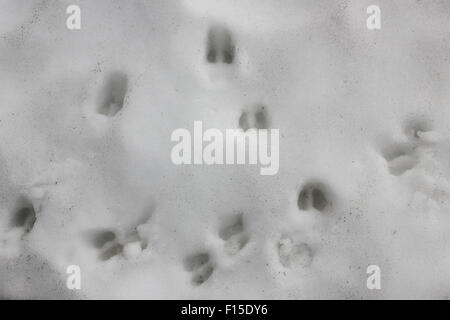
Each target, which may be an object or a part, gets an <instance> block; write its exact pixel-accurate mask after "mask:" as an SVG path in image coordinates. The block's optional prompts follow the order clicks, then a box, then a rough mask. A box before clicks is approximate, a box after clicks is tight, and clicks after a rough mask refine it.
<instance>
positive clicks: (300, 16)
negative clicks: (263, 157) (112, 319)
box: [0, 0, 450, 299]
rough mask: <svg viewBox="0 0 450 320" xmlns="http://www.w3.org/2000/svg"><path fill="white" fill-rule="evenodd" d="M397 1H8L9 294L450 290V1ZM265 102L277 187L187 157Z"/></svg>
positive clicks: (2, 41)
mask: <svg viewBox="0 0 450 320" xmlns="http://www.w3.org/2000/svg"><path fill="white" fill-rule="evenodd" d="M376 2H377V4H378V5H379V6H380V8H381V14H382V28H381V30H374V31H371V30H368V29H367V28H366V18H367V14H366V8H367V6H369V5H371V4H373V1H365V0H364V1H357V0H354V1H346V0H339V1H317V0H315V1H312V0H306V1H290V0H289V1H283V4H282V5H281V4H280V1H276V0H263V1H262V0H258V1H257V0H239V1H237V0H230V1H225V0H213V1H210V0H201V1H197V0H183V1H175V0H171V1H167V0H151V1H125V0H122V1H121V0H95V1H93V0H91V1H89V0H79V1H76V3H77V4H78V5H79V6H80V7H81V14H82V28H81V30H78V31H71V30H68V29H67V28H66V18H67V14H66V7H67V6H68V5H70V4H72V2H71V1H66V0H61V1H52V0H33V1H30V0H0V79H1V85H0V96H1V99H0V137H1V139H0V182H1V183H0V297H9V298H82V299H89V298H139V299H145V298H158V299H160V298H171V299H176V298H208V299H211V298H212V299H215V298H233V299H243V298H253V299H259V298H268V299H281V298H288V299H292V298H295V299H301V298H322V299H323V298H352V299H360V298H365V299H379V298H438V299H446V298H448V295H449V294H450V108H449V106H450V93H449V92H450V90H449V88H450V87H449V84H450V82H449V81H450V64H449V52H450V28H449V17H450V3H449V2H448V1H439V0H433V1H413V0H408V1H407V0H403V1H391V0H378V1H376ZM215 25H219V26H223V27H224V28H226V29H227V30H229V32H230V34H231V37H232V41H233V42H234V43H235V46H236V51H235V59H234V61H233V63H232V64H225V63H208V62H207V60H206V54H207V34H208V30H209V28H210V27H211V26H215ZM115 72H119V73H120V74H123V75H125V77H126V79H127V80H126V81H124V82H121V80H120V81H119V84H110V85H111V86H119V87H121V86H123V87H121V88H122V89H123V90H125V91H126V95H125V99H124V105H123V108H122V109H120V110H117V103H118V102H117V101H113V102H112V103H114V104H115V108H116V109H114V110H112V111H111V113H109V114H105V113H102V112H99V108H100V106H99V104H101V103H102V102H101V101H102V99H103V100H104V99H105V95H107V90H108V89H107V88H108V81H110V82H111V81H112V82H114V76H111V75H114V73H115ZM110 77H113V78H110ZM108 79H113V80H108ZM112 82H111V83H112ZM125 83H126V84H125ZM105 88H106V89H105ZM122 89H118V92H120V91H121V90H122ZM106 98H107V96H106ZM112 99H113V100H114V99H116V100H117V99H119V100H120V97H113V98H112ZM260 104H263V105H264V106H265V107H266V111H267V116H268V120H269V123H270V127H271V128H276V129H279V130H280V167H279V172H278V174H277V175H274V176H261V175H260V174H259V170H258V168H257V167H255V166H235V165H234V166H226V165H222V166H220V165H215V166H206V165H203V166H195V165H185V166H176V165H174V164H173V163H172V162H171V161H170V151H171V148H172V147H173V143H172V142H171V141H170V136H171V133H172V132H173V131H174V130H175V129H177V128H189V129H192V128H193V123H194V121H196V120H199V121H202V122H203V125H204V126H206V127H209V128H217V129H220V130H226V129H235V128H238V127H239V119H240V117H241V115H242V112H243V111H246V112H251V110H254V107H255V106H257V105H260ZM117 111H118V112H117ZM116 112H117V113H116ZM303 187H306V189H304V190H306V191H305V192H304V193H303V195H302V196H303V197H304V198H302V199H303V200H301V201H300V200H299V195H300V194H301V192H302V190H303ZM23 199H26V201H25V200H23ZM24 201H25V202H24ZM28 203H31V208H28V209H29V211H28V216H26V217H25V218H26V219H25V220H24V221H27V222H24V223H22V224H20V223H19V226H13V225H12V224H11V221H12V219H18V217H17V216H15V215H17V214H18V211H20V209H21V208H23V207H24V206H25V204H27V205H28ZM33 211H34V214H35V218H36V219H35V222H34V224H33V223H31V221H33V217H34V215H33ZM18 220H20V219H18ZM27 226H28V227H30V230H29V232H26V228H27ZM72 264H75V265H78V266H80V268H81V275H82V278H81V287H82V288H81V290H79V291H77V290H74V291H71V290H69V289H67V288H66V278H67V276H68V275H67V274H66V268H67V266H69V265H72ZM369 265H378V266H379V267H380V269H381V286H382V288H381V290H368V289H367V287H366V279H367V277H368V275H367V274H366V268H367V266H369Z"/></svg>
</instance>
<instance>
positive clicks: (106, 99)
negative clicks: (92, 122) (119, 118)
mask: <svg viewBox="0 0 450 320" xmlns="http://www.w3.org/2000/svg"><path fill="white" fill-rule="evenodd" d="M127 90H128V77H127V75H126V74H125V73H123V72H121V71H115V72H113V73H111V74H110V75H109V76H108V77H107V78H106V81H105V84H104V87H103V90H102V93H101V96H100V104H99V107H98V112H99V113H100V114H103V115H105V116H107V117H114V116H115V115H116V114H117V113H118V112H119V111H120V110H121V109H122V108H123V105H124V102H125V96H126V94H127Z"/></svg>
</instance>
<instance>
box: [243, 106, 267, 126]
mask: <svg viewBox="0 0 450 320" xmlns="http://www.w3.org/2000/svg"><path fill="white" fill-rule="evenodd" d="M239 128H241V129H242V130H244V131H247V130H248V129H251V128H254V129H268V128H269V115H268V113H267V108H266V106H264V105H262V104H259V105H256V106H255V107H254V109H253V110H252V111H245V110H244V111H243V112H242V114H241V116H240V118H239Z"/></svg>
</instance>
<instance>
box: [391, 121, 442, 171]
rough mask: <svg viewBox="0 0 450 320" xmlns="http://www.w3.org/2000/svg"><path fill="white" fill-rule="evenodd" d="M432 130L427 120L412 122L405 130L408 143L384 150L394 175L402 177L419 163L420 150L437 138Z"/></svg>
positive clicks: (408, 123) (409, 122)
mask: <svg viewBox="0 0 450 320" xmlns="http://www.w3.org/2000/svg"><path fill="white" fill-rule="evenodd" d="M431 129H432V128H431V125H430V124H429V122H427V121H425V120H422V119H419V120H417V119H416V120H410V121H408V122H407V124H406V126H405V130H404V131H405V135H406V136H407V138H408V141H407V142H405V143H399V144H394V145H392V146H390V147H387V148H385V149H384V151H383V153H382V154H383V157H384V158H385V160H386V161H387V163H388V167H389V172H390V173H391V174H392V175H395V176H400V175H402V174H404V173H405V172H406V171H408V170H411V169H413V168H414V167H415V166H416V165H417V164H418V163H419V161H420V159H419V154H420V152H419V151H420V149H421V148H422V147H423V146H425V145H426V144H427V143H430V142H433V139H434V138H435V137H434V135H433V133H432V131H430V130H431Z"/></svg>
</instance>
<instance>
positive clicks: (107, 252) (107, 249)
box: [86, 230, 123, 261]
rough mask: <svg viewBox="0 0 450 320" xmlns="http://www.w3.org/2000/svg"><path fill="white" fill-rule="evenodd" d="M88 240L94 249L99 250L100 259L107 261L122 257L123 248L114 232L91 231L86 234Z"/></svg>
mask: <svg viewBox="0 0 450 320" xmlns="http://www.w3.org/2000/svg"><path fill="white" fill-rule="evenodd" d="M86 240H87V241H88V242H89V243H90V244H91V246H92V247H94V248H95V249H97V250H99V252H100V253H99V255H98V258H99V259H100V260H102V261H107V260H109V259H111V258H112V257H114V256H117V255H120V254H121V253H122V251H123V246H122V245H121V244H120V243H119V242H118V239H117V236H116V233H115V232H114V231H112V230H91V231H88V232H87V233H86Z"/></svg>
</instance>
